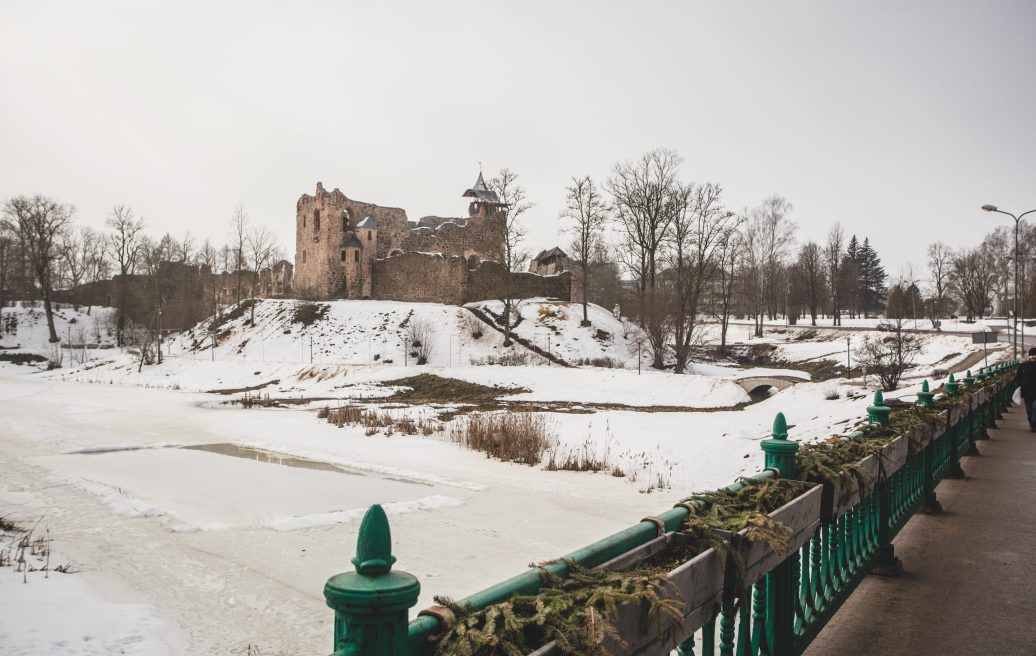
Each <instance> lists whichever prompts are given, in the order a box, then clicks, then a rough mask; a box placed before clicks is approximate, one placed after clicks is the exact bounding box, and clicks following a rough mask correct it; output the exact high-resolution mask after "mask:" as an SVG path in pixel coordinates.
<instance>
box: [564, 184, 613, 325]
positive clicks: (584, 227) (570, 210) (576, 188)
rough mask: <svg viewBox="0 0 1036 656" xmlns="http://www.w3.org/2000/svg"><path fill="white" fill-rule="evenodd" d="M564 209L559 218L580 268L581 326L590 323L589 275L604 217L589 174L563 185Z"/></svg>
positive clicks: (599, 242) (600, 243)
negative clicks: (565, 224)
mask: <svg viewBox="0 0 1036 656" xmlns="http://www.w3.org/2000/svg"><path fill="white" fill-rule="evenodd" d="M565 192H566V195H565V209H563V210H562V211H561V217H560V218H561V219H563V220H565V221H567V222H569V224H570V225H569V227H568V228H567V230H568V231H569V232H571V233H572V235H573V236H572V251H573V252H574V255H575V256H576V259H578V260H579V266H580V267H581V268H582V276H581V278H582V279H581V280H580V286H581V287H582V290H583V321H582V324H581V325H583V326H589V325H590V319H589V317H588V314H587V309H586V306H587V303H588V298H587V297H588V296H589V295H590V291H589V290H590V277H591V275H592V274H593V267H594V261H593V260H594V256H595V254H596V253H597V250H598V248H599V246H600V245H602V243H603V240H604V225H605V222H606V220H607V213H606V210H605V204H604V199H603V198H602V196H601V192H600V190H599V189H598V188H597V186H596V185H595V184H594V181H593V180H591V179H590V176H585V177H582V178H572V184H571V185H570V186H568V187H566V188H565Z"/></svg>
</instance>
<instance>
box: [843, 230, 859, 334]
mask: <svg viewBox="0 0 1036 656" xmlns="http://www.w3.org/2000/svg"><path fill="white" fill-rule="evenodd" d="M841 273H842V281H841V284H842V298H843V299H844V300H845V309H846V310H848V311H849V318H850V319H855V318H856V316H857V315H858V314H860V312H861V303H860V242H859V240H858V239H856V235H853V236H852V238H851V239H850V240H849V246H848V247H847V248H846V249H845V259H844V261H843V263H842V272H841Z"/></svg>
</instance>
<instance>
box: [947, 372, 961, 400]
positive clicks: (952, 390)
mask: <svg viewBox="0 0 1036 656" xmlns="http://www.w3.org/2000/svg"><path fill="white" fill-rule="evenodd" d="M943 388H944V389H945V390H946V396H957V394H959V393H960V383H958V382H957V379H956V378H954V377H953V374H952V373H951V374H950V377H949V379H948V380H947V381H946V383H945V384H944V385H943Z"/></svg>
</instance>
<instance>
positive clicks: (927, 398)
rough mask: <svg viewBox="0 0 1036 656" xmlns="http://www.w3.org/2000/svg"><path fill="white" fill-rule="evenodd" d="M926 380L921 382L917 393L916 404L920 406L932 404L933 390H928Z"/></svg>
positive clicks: (929, 406) (925, 406) (924, 406)
mask: <svg viewBox="0 0 1036 656" xmlns="http://www.w3.org/2000/svg"><path fill="white" fill-rule="evenodd" d="M928 389H929V388H928V380H927V379H925V380H924V382H922V383H921V391H920V392H918V393H917V405H919V406H921V407H922V408H931V407H933V406H934V405H935V404H934V399H935V392H930V391H928Z"/></svg>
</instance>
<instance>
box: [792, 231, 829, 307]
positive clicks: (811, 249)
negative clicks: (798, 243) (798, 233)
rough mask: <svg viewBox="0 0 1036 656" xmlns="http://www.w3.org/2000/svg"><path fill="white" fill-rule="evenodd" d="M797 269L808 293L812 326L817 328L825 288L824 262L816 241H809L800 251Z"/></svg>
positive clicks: (807, 300) (807, 299) (807, 301)
mask: <svg viewBox="0 0 1036 656" xmlns="http://www.w3.org/2000/svg"><path fill="white" fill-rule="evenodd" d="M796 269H797V272H798V275H799V278H800V280H801V282H802V286H803V290H804V291H805V293H806V304H807V305H809V317H810V320H811V323H812V325H814V326H815V325H817V307H818V306H819V305H820V296H821V294H822V293H823V286H824V271H823V261H822V257H821V254H820V246H819V245H818V244H817V243H816V242H815V241H807V242H806V243H805V244H803V245H802V248H800V249H799V257H798V266H797V267H796Z"/></svg>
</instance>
